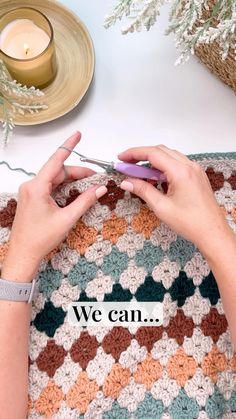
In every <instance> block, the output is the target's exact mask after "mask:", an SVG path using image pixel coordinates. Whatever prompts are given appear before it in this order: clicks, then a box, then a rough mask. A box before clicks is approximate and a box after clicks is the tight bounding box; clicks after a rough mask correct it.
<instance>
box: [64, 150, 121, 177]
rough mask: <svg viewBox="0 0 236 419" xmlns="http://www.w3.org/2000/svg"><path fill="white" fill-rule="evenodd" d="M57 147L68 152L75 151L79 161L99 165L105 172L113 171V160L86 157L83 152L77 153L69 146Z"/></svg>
mask: <svg viewBox="0 0 236 419" xmlns="http://www.w3.org/2000/svg"><path fill="white" fill-rule="evenodd" d="M59 148H64V149H65V150H67V151H70V153H75V154H77V156H79V159H80V161H82V162H84V163H91V164H95V165H97V166H99V167H101V168H102V169H104V170H106V172H109V173H110V172H114V171H115V170H114V163H113V162H107V161H104V160H99V159H94V158H91V157H86V156H85V155H84V154H81V153H78V152H77V151H75V150H72V149H70V148H69V147H65V146H60V147H59Z"/></svg>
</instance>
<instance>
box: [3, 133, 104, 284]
mask: <svg viewBox="0 0 236 419" xmlns="http://www.w3.org/2000/svg"><path fill="white" fill-rule="evenodd" d="M80 138H81V134H80V133H79V132H77V133H76V134H74V135H73V136H72V137H70V138H69V139H68V140H67V141H66V142H65V143H64V144H63V146H65V147H67V148H69V149H71V150H72V149H73V148H74V147H75V146H76V144H78V142H79V141H80ZM69 155H70V151H68V150H65V149H62V148H58V149H57V150H56V152H55V153H54V154H53V155H52V156H51V157H50V158H49V160H48V161H47V163H46V164H45V165H44V166H43V167H42V169H41V170H40V171H39V173H38V174H37V176H36V177H35V178H34V179H32V180H30V181H28V182H25V183H23V184H22V185H21V186H20V188H19V196H18V204H17V210H16V215H15V219H14V223H13V226H12V232H11V237H10V246H9V251H8V253H7V257H6V259H5V261H4V265H3V268H2V277H3V278H4V277H5V278H6V279H9V280H19V281H22V280H24V281H25V280H31V279H32V276H33V275H34V274H35V271H36V270H37V267H38V265H39V263H40V261H41V260H42V259H43V257H44V256H45V255H47V254H48V253H49V252H50V251H51V250H52V249H54V248H55V247H56V246H57V245H58V244H59V243H60V242H61V241H63V240H64V239H65V237H66V235H67V233H68V231H69V230H70V229H71V228H72V227H73V225H74V224H75V223H76V221H77V220H78V219H79V218H80V217H81V216H82V215H83V214H84V213H85V212H86V211H87V210H88V209H89V208H90V207H91V206H92V205H93V204H94V203H95V202H96V200H97V199H98V198H99V197H101V196H102V195H104V194H105V193H106V192H107V189H106V187H105V186H99V185H95V186H92V187H90V188H89V189H88V190H87V191H86V192H84V193H82V194H81V195H80V196H78V197H77V198H76V199H75V201H74V202H72V203H71V204H69V205H68V206H66V207H64V208H60V207H59V206H58V205H57V203H56V202H55V201H54V199H53V198H52V196H51V193H52V191H53V189H54V188H56V187H57V186H58V185H59V184H61V183H62V182H65V181H68V180H73V179H74V180H75V179H81V178H84V177H87V176H91V175H92V174H94V172H93V171H92V170H90V169H88V168H85V167H78V166H64V161H65V160H66V159H67V157H69ZM16 260H17V264H16V263H13V261H14V262H15V261H16ZM16 265H17V266H16ZM21 272H22V275H21ZM21 276H22V277H21Z"/></svg>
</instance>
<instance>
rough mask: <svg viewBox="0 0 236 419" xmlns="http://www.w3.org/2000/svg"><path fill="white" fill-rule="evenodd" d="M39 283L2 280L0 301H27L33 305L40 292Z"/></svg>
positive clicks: (0, 281) (34, 280)
mask: <svg viewBox="0 0 236 419" xmlns="http://www.w3.org/2000/svg"><path fill="white" fill-rule="evenodd" d="M37 285H38V282H37V280H36V279H35V278H34V279H33V281H32V282H16V281H8V280H6V279H2V278H0V300H8V301H25V302H28V303H31V302H32V300H33V299H34V297H35V295H36V294H37V291H38V286H37Z"/></svg>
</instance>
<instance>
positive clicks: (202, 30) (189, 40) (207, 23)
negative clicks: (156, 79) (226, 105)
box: [104, 0, 236, 64]
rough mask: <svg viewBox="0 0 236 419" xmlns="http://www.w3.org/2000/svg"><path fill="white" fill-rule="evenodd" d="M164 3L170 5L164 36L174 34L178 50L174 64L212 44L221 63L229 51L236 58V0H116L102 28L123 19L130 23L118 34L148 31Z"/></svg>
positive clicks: (185, 59)
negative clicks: (177, 56)
mask: <svg viewBox="0 0 236 419" xmlns="http://www.w3.org/2000/svg"><path fill="white" fill-rule="evenodd" d="M164 3H170V5H171V6H170V15H169V27H168V28H167V31H166V33H167V34H170V33H173V34H174V36H175V43H176V46H177V48H178V50H179V51H180V56H179V58H178V60H177V62H176V64H178V63H181V62H184V61H187V60H188V58H189V56H190V54H194V49H195V47H197V46H198V45H200V44H209V43H212V42H214V41H216V42H217V43H218V44H219V46H220V49H221V54H222V59H223V60H224V59H226V57H227V55H228V52H229V49H230V48H232V49H233V50H234V51H235V58H236V35H235V30H236V0H117V4H116V5H115V7H114V9H113V11H112V12H111V13H110V14H109V15H108V16H106V17H105V22H104V26H105V27H106V28H108V27H110V26H111V25H114V24H115V23H116V22H117V21H118V20H121V19H123V18H125V17H127V18H129V20H130V22H129V23H128V25H127V26H126V27H125V28H124V29H122V33H124V34H126V33H128V32H134V31H140V30H142V29H143V28H146V29H147V30H149V29H150V28H151V26H153V25H154V24H155V22H156V20H157V17H158V15H159V14H160V10H161V6H162V5H163V4H164Z"/></svg>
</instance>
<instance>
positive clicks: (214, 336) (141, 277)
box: [0, 154, 236, 419]
mask: <svg viewBox="0 0 236 419" xmlns="http://www.w3.org/2000/svg"><path fill="white" fill-rule="evenodd" d="M192 158H194V159H198V160H199V163H200V164H201V165H202V166H203V167H204V168H205V170H206V173H207V175H208V178H209V180H210V182H211V185H212V188H213V190H214V193H215V196H216V199H217V201H218V203H219V205H220V206H221V207H222V211H223V213H224V214H225V216H226V218H227V221H228V223H229V225H230V226H231V228H232V229H233V230H234V231H235V232H236V156H235V155H233V154H232V155H217V156H214V155H209V156H199V157H197V156H194V157H192ZM122 179H123V177H122V176H116V175H112V174H96V175H94V176H92V177H90V178H87V179H83V180H80V181H77V182H73V184H70V185H68V184H67V185H63V186H62V187H61V188H60V189H58V190H57V191H56V192H55V199H56V201H57V203H58V205H60V206H61V207H63V206H65V205H68V204H69V203H70V202H72V201H73V200H74V199H75V198H76V197H77V196H78V194H80V193H82V192H83V191H84V190H86V189H87V188H88V186H89V185H91V184H98V183H100V184H105V185H107V187H108V193H107V194H106V195H105V196H103V197H102V198H101V199H99V201H98V202H97V203H96V204H95V205H94V206H93V208H91V209H90V210H89V211H87V213H86V214H85V215H84V216H83V217H82V218H81V219H80V220H79V221H78V222H77V223H76V225H75V226H74V228H73V229H72V230H71V231H70V232H69V234H68V236H67V237H66V239H65V241H64V242H63V243H61V244H60V245H59V246H58V247H57V249H54V250H53V251H52V252H50V254H49V255H47V256H46V257H45V259H44V260H43V261H42V263H41V265H40V270H39V273H38V275H39V278H40V293H39V295H38V297H37V298H36V300H35V301H34V302H33V304H32V321H31V326H30V344H29V405H28V417H29V418H32V419H41V418H46V419H49V418H53V419H72V418H73V419H75V418H80V419H81V418H84V419H100V418H101V419H102V418H104V419H131V418H137V419H143V418H147V419H158V418H160V419H221V418H224V419H227V418H233V417H235V416H234V415H235V413H234V412H236V355H234V353H233V348H232V344H231V342H230V335H229V329H228V324H227V321H226V318H225V315H224V311H223V307H222V303H221V299H220V294H219V290H218V287H217V283H216V280H215V278H214V275H213V274H212V272H211V271H210V269H209V266H208V265H207V263H206V261H205V260H204V258H203V257H202V255H201V254H200V253H199V251H198V249H197V248H196V247H195V246H194V245H193V244H192V243H190V242H188V241H186V240H184V239H183V238H181V237H177V235H176V234H175V233H174V232H173V231H171V230H170V229H169V227H167V226H166V225H165V224H163V223H162V222H161V221H160V220H159V219H158V217H156V216H155V215H154V213H153V212H152V211H151V210H150V209H149V208H148V207H147V205H146V204H145V203H144V202H143V201H142V200H140V199H139V198H138V197H136V196H135V195H133V194H130V193H128V192H124V191H123V190H121V189H120V187H119V184H120V182H121V180H122ZM163 186H164V185H163ZM16 206H17V195H16V194H15V195H10V194H2V195H0V261H1V262H2V261H3V260H4V257H5V255H6V253H7V248H8V241H9V236H10V231H11V226H12V223H13V220H14V215H15V210H16ZM132 299H136V300H138V301H153V300H154V301H159V302H163V304H164V322H163V325H162V326H160V327H155V326H151V327H150V326H149V327H145V326H141V327H138V326H137V325H132V326H130V327H129V328H125V327H120V326H119V327H117V326H115V327H113V328H111V327H108V326H93V327H92V326H88V327H87V328H82V327H80V326H72V325H71V324H69V323H68V320H67V308H68V304H69V303H70V302H72V301H131V300H132Z"/></svg>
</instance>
